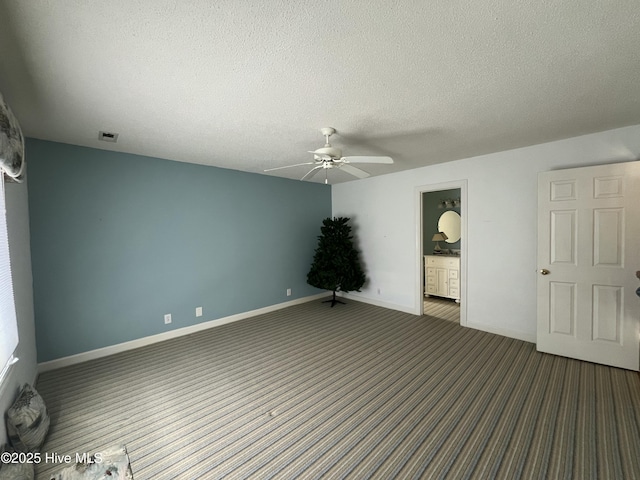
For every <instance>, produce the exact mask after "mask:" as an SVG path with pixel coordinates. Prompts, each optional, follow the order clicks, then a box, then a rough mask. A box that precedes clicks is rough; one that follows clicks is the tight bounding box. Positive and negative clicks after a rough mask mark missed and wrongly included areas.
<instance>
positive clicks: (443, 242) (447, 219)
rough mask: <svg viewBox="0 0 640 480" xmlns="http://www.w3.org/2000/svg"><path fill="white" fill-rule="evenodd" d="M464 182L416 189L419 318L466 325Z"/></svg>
mask: <svg viewBox="0 0 640 480" xmlns="http://www.w3.org/2000/svg"><path fill="white" fill-rule="evenodd" d="M466 193H467V192H466V180H465V181H460V182H451V183H447V184H437V185H430V186H424V187H420V188H419V208H418V209H417V210H418V211H419V212H420V213H419V219H418V225H419V228H418V230H419V239H418V242H417V244H418V249H417V250H419V258H418V259H417V261H418V264H419V268H418V270H419V271H420V274H419V275H418V277H419V283H418V287H419V292H420V293H419V296H418V298H419V299H420V312H421V314H422V315H425V316H429V317H434V318H440V319H443V320H447V321H450V322H454V323H459V324H461V325H466V308H465V306H466V290H467V289H466V254H465V253H466V230H467V229H466V218H465V216H466Z"/></svg>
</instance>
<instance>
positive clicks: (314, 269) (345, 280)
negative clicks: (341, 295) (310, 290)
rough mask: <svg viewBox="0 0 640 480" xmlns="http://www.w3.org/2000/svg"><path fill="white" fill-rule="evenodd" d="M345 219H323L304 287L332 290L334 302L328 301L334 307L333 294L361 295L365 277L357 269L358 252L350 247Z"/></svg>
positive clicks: (346, 219)
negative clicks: (354, 292)
mask: <svg viewBox="0 0 640 480" xmlns="http://www.w3.org/2000/svg"><path fill="white" fill-rule="evenodd" d="M348 221H349V219H348V218H344V217H340V218H333V219H331V218H325V219H324V220H323V221H322V225H323V226H322V227H320V232H321V233H322V235H320V236H319V237H318V248H316V253H315V255H314V256H313V263H312V264H311V270H309V273H308V274H307V283H308V284H309V285H312V286H314V287H317V288H322V289H324V290H331V291H332V292H333V298H332V299H331V300H327V302H331V306H332V307H333V306H334V305H335V304H336V303H344V302H341V301H339V300H336V292H350V291H354V290H355V291H357V292H359V291H360V287H362V285H364V282H365V280H366V277H365V275H364V272H363V271H362V267H361V266H360V260H359V259H358V251H357V250H356V249H355V248H354V247H353V242H352V239H353V237H352V236H351V227H350V226H349V225H347V222H348Z"/></svg>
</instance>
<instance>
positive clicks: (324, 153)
mask: <svg viewBox="0 0 640 480" xmlns="http://www.w3.org/2000/svg"><path fill="white" fill-rule="evenodd" d="M320 132H321V133H322V135H323V136H324V138H325V144H324V146H323V147H321V148H318V149H316V150H310V151H309V152H308V153H312V154H313V162H306V163H297V164H295V165H287V166H284V167H275V168H268V169H266V170H265V172H272V171H273V170H281V169H283V168H291V167H300V166H303V165H312V166H313V168H311V170H309V171H308V172H307V174H306V175H304V176H303V177H302V178H301V179H300V180H308V179H310V178H311V177H313V176H314V175H315V174H317V173H318V172H319V171H320V169H323V170H324V183H329V176H328V172H327V170H329V169H330V168H339V169H341V170H342V171H344V172H346V173H348V174H350V175H353V176H354V177H358V178H367V177H369V176H370V175H369V173H368V172H365V171H364V170H361V169H359V168H356V167H354V166H352V165H350V164H352V163H378V164H391V163H393V159H392V158H391V157H377V156H357V157H343V156H342V150H341V149H339V148H336V147H333V146H331V144H330V143H329V137H331V135H333V134H334V133H336V130H335V129H334V128H332V127H326V128H322V129H320Z"/></svg>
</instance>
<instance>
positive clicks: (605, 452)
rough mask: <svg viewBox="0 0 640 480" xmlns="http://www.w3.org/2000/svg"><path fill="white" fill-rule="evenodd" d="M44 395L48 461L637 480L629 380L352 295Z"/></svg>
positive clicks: (165, 470)
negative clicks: (93, 457)
mask: <svg viewBox="0 0 640 480" xmlns="http://www.w3.org/2000/svg"><path fill="white" fill-rule="evenodd" d="M37 388H38V390H39V392H40V393H41V394H42V396H43V397H44V399H45V401H46V402H47V405H48V408H49V412H50V415H51V429H50V433H49V437H48V439H47V441H46V443H45V445H44V447H43V452H56V453H58V454H71V455H75V453H76V452H87V451H89V452H91V451H99V450H101V449H104V448H105V447H108V446H111V445H116V444H124V445H126V447H127V450H128V452H129V456H130V458H131V465H132V468H133V473H134V477H135V478H136V480H145V479H154V480H164V479H174V478H175V479H194V480H195V479H217V478H231V479H244V478H257V479H267V478H279V479H293V478H304V479H307V478H331V479H334V478H353V479H363V478H380V479H390V478H401V479H408V478H429V479H431V478H453V479H460V478H487V479H493V478H500V479H517V478H553V479H609V478H611V479H623V478H624V479H631V478H640V463H639V462H640V380H639V377H638V374H637V373H635V372H630V371H625V370H620V369H615V368H608V367H605V366H600V365H595V364H591V363H587V362H582V361H578V360H571V359H567V358H563V357H558V356H553V355H547V354H543V353H538V352H537V351H536V349H535V346H534V345H533V344H530V343H526V342H523V341H519V340H514V339H510V338H506V337H501V336H498V335H493V334H490V333H485V332H481V331H478V330H473V329H469V328H463V327H460V326H459V325H456V324H455V323H453V322H450V321H446V320H440V319H437V318H429V317H425V316H421V317H420V316H414V315H409V314H406V313H402V312H397V311H392V310H387V309H384V308H381V307H376V306H371V305H366V304H363V303H359V302H356V301H352V300H349V301H348V304H347V305H338V306H336V307H334V308H329V307H328V306H327V305H326V304H322V303H320V302H319V301H315V302H309V303H306V304H302V305H297V306H292V307H289V308H286V309H283V310H280V311H277V312H272V313H268V314H264V315H260V316H256V317H253V318H250V319H246V320H243V321H239V322H235V323H230V324H226V325H223V326H220V327H217V328H212V329H210V330H206V331H203V332H200V333H197V334H193V335H189V336H184V337H180V338H176V339H173V340H169V341H166V342H163V343H157V344H154V345H150V346H147V347H144V348H140V349H136V350H132V351H128V352H124V353H120V354H117V355H113V356H110V357H106V358H102V359H97V360H93V361H89V362H86V363H83V364H79V365H75V366H70V367H66V368H62V369H58V370H54V371H50V372H46V373H43V374H42V375H41V376H40V377H39V380H38V383H37ZM57 468H59V466H56V465H53V464H40V465H39V466H38V467H37V474H38V476H37V478H38V479H47V475H49V474H50V473H51V472H52V471H53V470H55V469H57Z"/></svg>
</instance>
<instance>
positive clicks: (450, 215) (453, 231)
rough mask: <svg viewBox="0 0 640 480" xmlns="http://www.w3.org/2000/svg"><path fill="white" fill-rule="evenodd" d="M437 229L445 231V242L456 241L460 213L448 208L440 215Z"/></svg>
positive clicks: (458, 233) (458, 234)
mask: <svg viewBox="0 0 640 480" xmlns="http://www.w3.org/2000/svg"><path fill="white" fill-rule="evenodd" d="M438 231H439V232H444V233H445V235H446V236H447V239H446V240H445V242H447V243H456V242H457V241H458V240H460V215H459V214H458V212H454V211H453V210H449V211H448V212H444V213H443V214H442V215H440V220H438Z"/></svg>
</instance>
